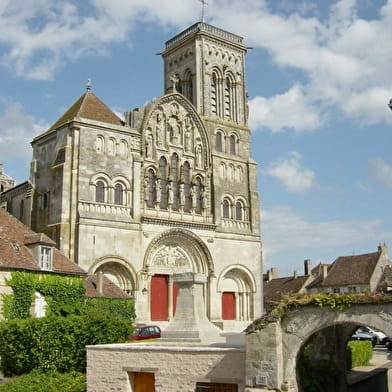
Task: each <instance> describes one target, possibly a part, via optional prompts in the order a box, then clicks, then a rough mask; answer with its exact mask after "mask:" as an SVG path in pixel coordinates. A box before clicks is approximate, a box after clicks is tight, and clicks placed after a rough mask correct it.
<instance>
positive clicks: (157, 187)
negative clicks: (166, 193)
mask: <svg viewBox="0 0 392 392" xmlns="http://www.w3.org/2000/svg"><path fill="white" fill-rule="evenodd" d="M156 192H157V197H156V202H157V204H159V203H160V202H161V198H162V189H161V179H160V178H158V179H157V180H156Z"/></svg>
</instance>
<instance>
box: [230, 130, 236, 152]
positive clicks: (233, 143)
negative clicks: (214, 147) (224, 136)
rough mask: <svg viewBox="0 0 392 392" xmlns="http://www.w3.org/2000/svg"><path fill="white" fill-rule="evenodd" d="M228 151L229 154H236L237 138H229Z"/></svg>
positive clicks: (233, 136) (231, 136) (232, 136)
mask: <svg viewBox="0 0 392 392" xmlns="http://www.w3.org/2000/svg"><path fill="white" fill-rule="evenodd" d="M229 151H230V154H233V155H236V154H237V137H236V136H235V135H233V134H232V135H230V138H229Z"/></svg>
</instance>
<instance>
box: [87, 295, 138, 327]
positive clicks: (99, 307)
mask: <svg viewBox="0 0 392 392" xmlns="http://www.w3.org/2000/svg"><path fill="white" fill-rule="evenodd" d="M84 313H85V314H108V315H113V314H115V315H116V316H117V317H120V318H122V319H124V320H127V321H129V322H133V320H134V319H135V316H136V315H135V307H134V302H133V301H132V300H129V299H110V298H89V299H87V301H86V305H85V308H84Z"/></svg>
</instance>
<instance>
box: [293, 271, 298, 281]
mask: <svg viewBox="0 0 392 392" xmlns="http://www.w3.org/2000/svg"><path fill="white" fill-rule="evenodd" d="M293 276H294V279H297V270H294V275H293Z"/></svg>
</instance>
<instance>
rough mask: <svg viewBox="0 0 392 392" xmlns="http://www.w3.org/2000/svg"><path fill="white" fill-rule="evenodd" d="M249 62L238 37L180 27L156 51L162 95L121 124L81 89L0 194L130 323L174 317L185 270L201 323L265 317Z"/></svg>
mask: <svg viewBox="0 0 392 392" xmlns="http://www.w3.org/2000/svg"><path fill="white" fill-rule="evenodd" d="M246 52H247V47H246V46H245V45H244V43H243V38H242V37H239V36H237V35H235V34H232V33H230V32H227V31H224V30H222V29H219V28H217V27H214V26H211V25H209V24H207V23H204V22H198V23H196V24H194V25H193V26H190V27H189V28H187V29H185V30H184V31H182V32H181V33H179V34H178V35H176V36H175V37H173V38H172V39H170V40H169V41H167V42H166V45H165V48H164V50H163V51H162V53H161V55H162V58H163V62H164V67H163V69H164V71H163V74H164V91H163V94H164V95H162V96H161V97H159V98H157V99H154V100H153V101H151V102H149V103H148V104H146V105H145V106H144V107H142V108H138V109H134V110H132V111H128V112H126V113H125V120H122V119H120V118H119V117H118V116H117V115H116V114H115V113H113V111H112V110H111V109H110V108H109V107H107V105H105V104H104V103H103V102H102V101H101V100H100V99H99V98H98V97H97V96H96V95H95V94H94V93H93V92H92V91H91V86H90V85H88V87H87V91H86V92H85V93H84V94H82V95H81V97H80V98H78V99H77V100H76V101H75V103H74V104H72V105H71V107H70V108H69V109H68V110H67V111H66V112H65V114H64V115H63V116H61V117H60V118H59V119H58V120H57V121H56V122H55V123H54V124H53V125H52V126H51V127H50V128H49V129H48V130H46V131H45V132H43V133H42V134H41V135H39V136H37V137H35V138H34V140H33V141H32V147H33V157H32V161H31V173H30V178H29V181H27V182H26V183H25V185H24V187H23V186H20V187H18V188H17V189H15V188H14V189H10V190H8V191H6V192H5V193H3V194H2V195H1V201H2V203H4V204H5V205H6V208H7V210H8V211H10V212H11V213H12V214H14V215H15V216H17V217H19V218H20V219H21V220H22V221H24V222H26V223H27V224H28V225H30V227H31V228H32V229H33V230H35V231H38V232H43V233H45V234H46V235H48V237H50V238H51V239H53V240H54V241H55V243H56V245H57V247H58V248H59V249H60V250H61V251H62V252H63V253H64V254H65V255H66V256H67V257H69V259H71V260H72V261H74V262H75V263H76V264H78V265H79V266H80V267H82V268H83V269H85V270H86V271H88V273H89V274H96V273H97V272H102V273H103V274H104V275H105V276H106V277H107V278H109V279H110V280H111V281H112V282H115V283H116V284H117V285H118V286H119V287H120V288H121V289H122V290H123V291H124V292H126V293H128V294H129V295H131V296H132V297H133V298H134V299H135V306H136V314H137V318H138V320H137V321H139V322H150V321H154V322H159V323H161V324H162V325H163V326H164V325H165V323H168V322H169V321H170V320H171V319H172V318H173V317H174V313H175V309H176V296H177V287H176V284H175V283H174V282H173V275H174V274H175V273H182V272H183V273H185V272H192V273H197V274H202V275H203V276H204V278H203V279H204V281H205V282H204V284H203V290H202V293H203V294H202V295H203V301H204V303H205V309H206V314H207V316H208V318H209V319H210V320H211V321H213V322H214V323H215V324H216V325H218V326H219V327H221V328H224V329H238V328H242V327H243V326H244V325H246V324H248V323H249V322H250V321H252V320H254V319H255V318H257V317H259V316H260V315H261V314H262V312H263V309H262V306H263V305H262V272H261V271H262V261H261V239H260V220H259V198H258V191H257V184H256V163H255V162H254V161H253V160H252V157H251V152H250V149H251V146H250V133H251V131H250V129H249V128H248V124H247V120H248V105H247V92H246V84H245V55H246ZM146 77H147V76H146ZM22 203H23V204H22ZM27 205H28V206H29V207H28V208H26V206H27ZM22 206H23V208H22ZM21 211H23V214H22V213H21Z"/></svg>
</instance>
